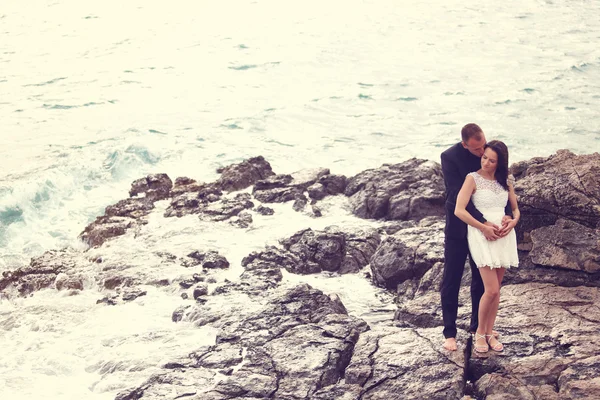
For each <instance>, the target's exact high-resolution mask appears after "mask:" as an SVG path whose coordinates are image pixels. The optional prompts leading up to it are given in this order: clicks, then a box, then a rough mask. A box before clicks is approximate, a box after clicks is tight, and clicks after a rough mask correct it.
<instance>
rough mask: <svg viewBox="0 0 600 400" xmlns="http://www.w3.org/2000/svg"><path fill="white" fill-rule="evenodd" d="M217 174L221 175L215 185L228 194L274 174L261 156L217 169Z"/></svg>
mask: <svg viewBox="0 0 600 400" xmlns="http://www.w3.org/2000/svg"><path fill="white" fill-rule="evenodd" d="M217 172H218V173H220V174H221V177H220V178H219V180H218V181H217V183H218V184H219V186H220V187H221V188H222V189H223V190H226V191H229V192H231V191H235V190H241V189H245V188H247V187H250V186H252V185H253V184H254V183H256V182H258V181H259V180H261V179H266V178H268V177H269V176H272V175H274V174H275V173H274V172H273V170H272V169H271V165H270V164H269V163H268V162H267V161H266V160H265V159H264V158H263V157H262V156H258V157H254V158H250V159H248V160H244V161H243V162H241V163H239V164H233V165H230V166H228V167H224V168H219V169H218V170H217Z"/></svg>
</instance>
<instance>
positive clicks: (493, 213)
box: [467, 172, 519, 268]
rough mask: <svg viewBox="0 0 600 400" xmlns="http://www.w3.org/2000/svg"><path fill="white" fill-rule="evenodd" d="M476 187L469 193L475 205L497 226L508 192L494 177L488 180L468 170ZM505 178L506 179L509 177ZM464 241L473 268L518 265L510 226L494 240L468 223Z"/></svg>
mask: <svg viewBox="0 0 600 400" xmlns="http://www.w3.org/2000/svg"><path fill="white" fill-rule="evenodd" d="M469 175H470V176H472V177H473V179H475V185H476V190H475V193H473V195H472V196H471V200H472V201H473V204H474V205H475V207H476V208H477V209H478V210H479V212H481V213H482V214H483V217H484V218H485V219H486V220H487V221H489V222H492V223H494V224H496V225H498V226H500V225H501V224H502V217H504V208H505V206H506V203H507V202H508V191H507V190H505V189H504V188H503V187H502V185H500V184H499V183H498V181H496V180H493V181H491V180H489V179H486V178H484V177H482V176H481V175H479V174H478V173H477V172H471V173H470V174H469ZM511 178H512V176H511V177H509V179H511ZM467 240H468V242H469V251H470V252H471V256H472V257H473V261H474V262H475V264H477V267H479V268H481V267H490V268H511V267H517V266H518V265H519V254H518V253H517V235H516V234H515V230H514V229H512V230H511V231H510V232H509V233H508V235H506V236H505V237H503V238H500V239H497V240H487V239H486V238H485V236H484V235H483V233H481V231H480V230H479V229H477V228H474V227H472V226H471V225H469V226H468V231H467Z"/></svg>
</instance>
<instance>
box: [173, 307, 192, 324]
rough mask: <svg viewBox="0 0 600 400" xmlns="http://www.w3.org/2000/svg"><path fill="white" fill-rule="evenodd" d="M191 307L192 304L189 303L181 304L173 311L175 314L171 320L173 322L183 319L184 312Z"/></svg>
mask: <svg viewBox="0 0 600 400" xmlns="http://www.w3.org/2000/svg"><path fill="white" fill-rule="evenodd" d="M190 307H191V306H189V305H187V306H179V307H178V308H177V309H176V310H175V311H173V315H172V316H171V320H172V321H173V322H179V321H181V319H182V318H183V314H184V313H185V310H187V309H188V308H190Z"/></svg>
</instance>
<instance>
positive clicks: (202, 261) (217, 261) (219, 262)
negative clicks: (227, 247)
mask: <svg viewBox="0 0 600 400" xmlns="http://www.w3.org/2000/svg"><path fill="white" fill-rule="evenodd" d="M188 257H190V258H191V259H192V261H190V262H189V263H188V264H187V266H193V265H202V267H203V268H206V269H215V268H217V269H226V268H229V261H227V259H226V258H225V257H223V256H222V255H220V254H219V252H218V251H214V250H210V251H207V252H205V253H202V252H199V251H194V252H191V253H190V254H188Z"/></svg>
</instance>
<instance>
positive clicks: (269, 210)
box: [256, 205, 275, 215]
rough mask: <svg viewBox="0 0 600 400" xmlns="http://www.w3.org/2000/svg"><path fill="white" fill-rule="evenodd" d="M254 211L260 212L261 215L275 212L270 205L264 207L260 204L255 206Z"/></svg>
mask: <svg viewBox="0 0 600 400" xmlns="http://www.w3.org/2000/svg"><path fill="white" fill-rule="evenodd" d="M256 212H257V213H259V214H261V215H273V214H275V210H273V209H272V208H271V207H265V206H263V205H260V206H258V207H257V208H256Z"/></svg>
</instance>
